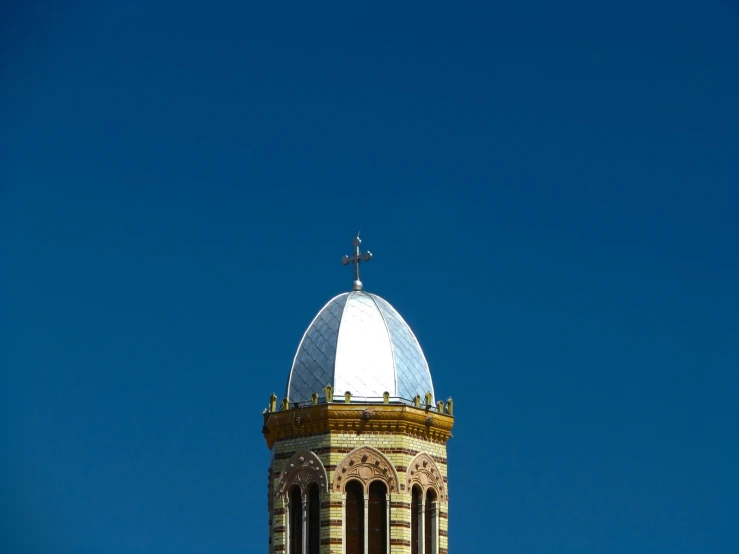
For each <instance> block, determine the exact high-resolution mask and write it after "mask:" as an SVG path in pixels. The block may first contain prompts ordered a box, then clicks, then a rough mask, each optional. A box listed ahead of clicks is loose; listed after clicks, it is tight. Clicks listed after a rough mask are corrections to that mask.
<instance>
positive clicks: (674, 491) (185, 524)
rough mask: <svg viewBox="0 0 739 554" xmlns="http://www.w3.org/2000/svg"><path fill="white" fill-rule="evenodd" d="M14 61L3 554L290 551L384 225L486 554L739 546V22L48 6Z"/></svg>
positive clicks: (505, 8) (465, 509) (7, 149)
mask: <svg viewBox="0 0 739 554" xmlns="http://www.w3.org/2000/svg"><path fill="white" fill-rule="evenodd" d="M123 4H125V6H124V5H123ZM0 59H1V62H0V122H1V123H0V224H1V227H0V231H1V233H2V236H1V239H2V242H1V248H2V250H1V254H2V257H1V258H0V265H1V267H2V270H1V275H2V278H1V291H2V296H0V300H1V301H2V306H1V307H2V310H1V313H2V316H1V317H0V324H1V325H2V329H0V331H2V335H1V336H2V339H0V340H1V343H2V347H1V348H0V351H1V352H2V354H1V356H2V357H1V358H0V363H1V364H2V367H1V369H2V391H1V392H0V402H1V406H2V407H1V408H0V414H1V416H2V417H1V419H0V424H1V429H2V447H3V449H2V466H1V467H0V469H1V470H2V471H0V474H1V475H2V477H1V478H0V483H1V486H2V489H0V493H1V494H0V496H1V497H2V510H3V512H5V513H4V515H3V517H2V529H1V530H2V540H3V545H4V546H5V547H4V548H3V551H4V552H9V553H11V552H12V553H16V552H17V553H34V554H35V553H44V554H46V553H49V554H57V553H59V554H201V553H202V554H231V553H240V554H243V553H251V552H258V553H261V552H265V551H266V544H267V512H266V504H265V502H266V500H265V489H266V480H267V467H268V461H269V455H268V450H267V447H266V445H265V443H264V440H263V438H262V436H261V433H260V431H261V422H262V415H261V412H262V409H263V408H264V407H265V406H266V405H267V402H268V398H269V395H270V394H271V393H272V392H277V393H278V394H281V393H282V391H283V390H284V384H285V380H286V378H287V374H288V371H289V367H290V364H291V362H292V358H293V355H294V352H295V348H296V347H297V345H298V342H299V340H300V337H301V335H302V333H303V331H304V330H305V328H306V327H307V325H308V324H309V323H310V320H311V319H312V317H313V316H314V315H315V313H316V312H317V311H318V310H319V309H320V308H321V306H323V304H324V303H325V302H326V301H327V300H328V299H329V298H331V297H332V296H333V295H335V294H338V293H340V292H343V291H346V290H348V289H349V286H350V283H351V275H350V273H351V271H350V270H348V269H346V268H344V267H342V266H341V265H340V263H339V260H340V257H341V256H342V255H343V254H345V253H348V252H349V251H350V248H351V244H350V241H351V238H352V236H353V233H355V232H356V231H357V230H358V229H361V231H362V236H363V238H364V239H365V243H364V245H365V246H366V247H367V248H369V249H370V250H372V251H373V252H374V253H375V258H374V259H373V260H372V262H371V264H368V265H367V267H366V268H365V271H364V274H363V278H364V281H365V284H366V288H367V290H369V291H371V292H374V293H377V294H379V295H381V296H383V297H384V298H386V299H387V300H388V301H390V302H391V303H392V304H393V305H394V306H395V307H396V308H397V309H398V310H399V311H400V313H401V314H403V316H404V317H405V318H406V320H407V321H408V322H409V324H410V325H411V326H412V328H413V329H414V330H415V332H416V334H417V336H418V337H419V339H420V341H421V344H422V346H423V347H424V350H425V352H426V355H427V357H428V360H429V363H430V366H431V370H432V375H433V378H434V381H435V386H436V390H437V394H438V395H439V396H440V397H442V398H446V397H447V396H449V395H451V396H453V397H454V398H455V401H456V408H457V410H456V413H457V421H456V426H455V430H454V438H453V439H452V440H451V441H450V443H449V475H450V484H449V489H450V545H451V549H452V552H453V553H454V554H468V553H478V552H479V553H483V554H487V553H495V554H594V553H598V554H623V553H635V554H644V553H646V554H651V553H654V554H733V553H736V552H739V474H738V468H739V291H738V283H739V247H738V246H737V245H738V244H739V217H738V216H737V213H738V212H739V190H738V185H739V162H738V159H739V155H738V154H739V6H738V5H737V3H736V2H732V1H714V2H685V1H667V0H664V1H622V2H609V3H605V2H585V1H580V2H571V1H562V2H541V1H540V2H532V1H527V2H507V3H499V2H479V3H446V2H445V3H439V2H417V3H415V2H414V3H410V2H402V3H401V2H390V3H386V2H377V1H375V2H363V3H356V2H348V1H341V2H332V3H326V2H319V3H310V2H258V3H254V2H239V3H233V4H231V5H226V4H220V3H218V2H206V3H195V2H159V1H150V2H89V3H79V2H60V3H56V4H49V5H46V4H41V3H38V2H32V1H31V2H22V3H21V2H18V3H16V4H15V5H10V6H8V5H4V6H3V8H2V16H1V17H0ZM483 476H485V478H484V481H483V483H482V484H480V481H479V480H480V478H481V477H483Z"/></svg>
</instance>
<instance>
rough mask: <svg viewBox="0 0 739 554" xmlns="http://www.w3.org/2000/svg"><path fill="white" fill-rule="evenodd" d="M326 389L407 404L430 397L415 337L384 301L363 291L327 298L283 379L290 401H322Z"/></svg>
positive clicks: (428, 378)
mask: <svg viewBox="0 0 739 554" xmlns="http://www.w3.org/2000/svg"><path fill="white" fill-rule="evenodd" d="M329 384H330V385H331V386H332V387H333V389H334V394H335V395H336V396H340V395H343V394H344V393H345V392H347V391H349V392H351V393H352V397H353V399H356V400H360V401H361V400H362V399H366V400H368V401H381V400H382V395H383V393H385V392H388V393H390V397H391V398H393V399H403V400H406V401H410V400H412V399H413V398H414V397H415V396H416V395H420V396H421V398H423V397H424V395H425V394H426V393H427V392H430V393H431V395H432V396H433V394H434V387H433V384H432V382H431V373H430V372H429V366H428V363H427V362H426V357H425V356H424V355H423V351H422V350H421V346H420V345H419V344H418V340H417V339H416V336H415V335H414V334H413V331H411V329H410V327H408V324H407V323H406V322H405V321H404V320H403V318H402V317H401V316H400V314H399V313H398V312H397V311H395V308H393V307H392V306H391V305H390V304H389V303H387V302H386V301H385V300H383V299H382V298H380V297H379V296H376V295H374V294H370V293H367V292H363V291H355V292H347V293H344V294H340V295H339V296H337V297H335V298H333V299H331V300H330V301H329V303H328V304H326V305H325V306H324V307H323V308H322V309H321V311H320V312H318V315H317V316H316V317H315V318H314V319H313V322H312V323H311V324H310V326H309V327H308V330H307V331H306V332H305V334H304V335H303V339H302V340H301V341H300V345H299V346H298V351H297V352H296V354H295V359H294V360H293V366H292V369H291V370H290V377H289V378H288V380H287V390H286V396H287V397H288V398H289V400H290V402H306V401H310V400H311V394H313V393H317V394H318V395H319V396H321V397H323V396H324V395H325V393H324V391H323V389H324V387H326V385H329Z"/></svg>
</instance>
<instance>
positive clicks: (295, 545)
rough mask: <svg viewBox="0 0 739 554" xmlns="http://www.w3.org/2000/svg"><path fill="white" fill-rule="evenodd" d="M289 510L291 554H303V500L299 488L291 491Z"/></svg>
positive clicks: (295, 487)
mask: <svg viewBox="0 0 739 554" xmlns="http://www.w3.org/2000/svg"><path fill="white" fill-rule="evenodd" d="M289 510H290V517H289V520H288V530H289V533H290V554H303V499H302V498H301V495H300V487H298V486H294V487H293V488H291V489H290V496H289Z"/></svg>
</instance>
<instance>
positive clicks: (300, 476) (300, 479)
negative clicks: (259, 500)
mask: <svg viewBox="0 0 739 554" xmlns="http://www.w3.org/2000/svg"><path fill="white" fill-rule="evenodd" d="M311 483H316V484H317V485H318V491H319V492H328V476H327V475H326V468H324V467H323V463H322V462H321V460H320V458H319V457H318V456H316V454H315V453H313V452H311V451H310V450H298V451H297V452H296V453H295V454H293V455H292V457H291V458H290V459H289V460H288V461H287V463H285V467H284V468H283V470H282V473H281V474H280V481H279V482H278V483H277V489H276V492H275V497H276V498H286V496H287V494H288V493H289V491H290V489H291V488H292V487H293V486H298V487H299V488H300V490H301V492H302V493H303V494H305V493H306V491H307V488H308V485H310V484H311Z"/></svg>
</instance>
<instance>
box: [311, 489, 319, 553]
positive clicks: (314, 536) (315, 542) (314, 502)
mask: <svg viewBox="0 0 739 554" xmlns="http://www.w3.org/2000/svg"><path fill="white" fill-rule="evenodd" d="M320 551H321V497H320V495H319V493H318V485H317V484H316V483H312V484H311V485H310V487H308V554H320Z"/></svg>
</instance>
